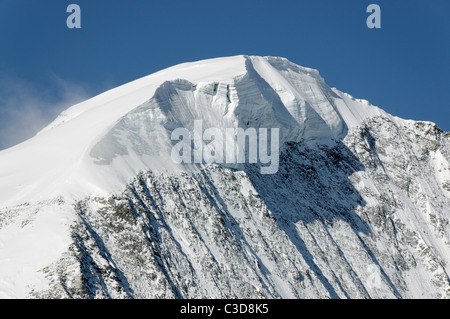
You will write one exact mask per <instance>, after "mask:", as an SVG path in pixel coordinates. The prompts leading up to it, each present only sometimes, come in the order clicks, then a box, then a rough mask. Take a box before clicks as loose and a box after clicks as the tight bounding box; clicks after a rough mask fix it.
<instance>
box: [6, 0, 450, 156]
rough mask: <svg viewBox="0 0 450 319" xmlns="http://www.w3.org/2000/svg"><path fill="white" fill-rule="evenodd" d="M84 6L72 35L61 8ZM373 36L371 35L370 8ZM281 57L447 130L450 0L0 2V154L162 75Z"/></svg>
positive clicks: (375, 101)
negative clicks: (195, 65) (68, 111)
mask: <svg viewBox="0 0 450 319" xmlns="http://www.w3.org/2000/svg"><path fill="white" fill-rule="evenodd" d="M71 3H75V4H78V5H79V6H80V7H81V27H82V28H81V29H69V28H67V26H66V19H67V17H68V16H69V13H66V8H67V6H68V5H69V4H71ZM371 3H375V4H378V5H379V6H380V8H381V29H369V28H368V27H367V26H366V19H367V17H368V16H369V13H366V8H367V6H368V5H369V4H371ZM238 54H247V55H262V56H265V55H271V56H282V57H285V58H288V59H289V60H291V61H292V62H294V63H297V64H299V65H302V66H306V67H312V68H316V69H318V70H319V71H320V73H321V75H322V76H323V77H324V79H325V81H326V82H327V84H328V85H329V86H331V87H337V88H338V89H339V90H341V91H344V92H347V93H349V94H351V95H353V96H355V97H356V98H363V99H367V100H369V101H370V102H371V103H372V104H374V105H377V106H379V107H381V108H383V109H385V110H386V111H388V112H389V113H391V114H393V115H396V116H400V117H403V118H408V119H415V120H429V121H433V122H436V123H437V124H438V125H439V126H440V127H441V128H442V129H444V130H446V131H450V1H449V0H422V1H418V0H395V1H394V0H370V1H366V0H308V1H306V0H292V1H288V0H277V1H265V0H258V1H257V0H220V1H217V0H182V1H168V0H159V1H154V0H129V1H125V0H70V1H67V0H58V1H56V0H0V149H3V148H5V147H8V146H11V145H13V144H15V143H17V142H20V141H21V140H23V139H26V138H28V137H30V136H31V135H33V134H34V133H36V132H37V131H38V130H39V129H40V128H42V127H43V126H44V125H46V124H48V123H49V122H50V121H51V120H52V119H53V118H54V117H55V116H56V115H57V114H58V113H59V112H60V111H62V110H63V109H65V108H67V107H68V106H70V105H71V104H74V103H76V102H79V101H81V100H83V99H86V98H89V97H92V96H94V95H96V94H99V93H101V92H103V91H105V90H107V89H110V88H113V87H116V86H118V85H121V84H124V83H127V82H129V81H132V80H135V79H137V78H139V77H142V76H145V75H148V74H151V73H153V72H156V71H158V70H160V69H163V68H166V67H169V66H172V65H175V64H178V63H182V62H190V61H196V60H202V59H207V58H213V57H222V56H231V55H238Z"/></svg>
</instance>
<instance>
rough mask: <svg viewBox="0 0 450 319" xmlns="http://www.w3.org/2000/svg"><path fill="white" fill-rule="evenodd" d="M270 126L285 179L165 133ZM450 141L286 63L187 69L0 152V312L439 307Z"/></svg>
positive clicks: (120, 92) (85, 107)
mask: <svg viewBox="0 0 450 319" xmlns="http://www.w3.org/2000/svg"><path fill="white" fill-rule="evenodd" d="M196 120H201V121H202V122H203V124H204V126H205V127H218V128H221V129H225V128H244V129H245V128H250V127H253V128H279V129H280V142H281V145H282V147H281V153H280V159H279V170H278V171H277V172H276V173H275V174H267V175H265V174H261V173H260V167H259V166H258V165H257V164H245V163H244V164H240V165H219V164H208V165H206V164H205V165H194V164H189V165H188V164H176V163H174V162H173V161H172V160H171V157H170V151H171V148H172V147H173V141H171V138H170V136H171V132H173V130H175V129H176V128H179V127H184V128H187V129H189V130H192V129H193V125H194V121H196ZM449 159H450V134H449V133H447V132H444V131H442V130H441V129H439V128H438V127H437V126H436V125H435V124H434V123H431V122H424V121H412V120H405V119H401V118H398V117H395V116H393V115H390V114H388V113H386V112H385V111H383V110H382V109H380V108H378V107H376V106H373V105H371V104H370V103H369V102H368V101H366V100H361V99H356V98H354V97H352V96H351V95H349V94H347V93H343V92H341V91H339V90H338V89H336V88H330V87H329V86H328V85H327V84H326V83H325V81H324V79H323V78H322V77H321V76H320V74H319V72H318V71H317V70H314V69H310V68H305V67H302V66H299V65H296V64H294V63H292V62H290V61H288V60H287V59H285V58H279V57H259V56H245V55H240V56H233V57H225V58H217V59H210V60H204V61H197V62H191V63H184V64H180V65H177V66H174V67H171V68H168V69H165V70H162V71H159V72H157V73H154V74H151V75H149V76H147V77H144V78H141V79H138V80H136V81H133V82H130V83H128V84H125V85H123V86H120V87H118V88H115V89H112V90H110V91H108V92H105V93H103V94H101V95H99V96H96V97H94V98H92V99H90V100H87V101H85V102H82V103H80V104H77V105H74V106H72V107H71V108H69V109H67V110H66V111H64V112H63V113H62V114H61V115H60V116H59V117H58V118H57V119H56V120H55V121H54V122H52V123H51V124H50V125H49V126H47V127H46V128H44V129H43V130H42V131H41V132H39V133H38V134H37V135H36V136H34V137H33V138H31V139H29V140H28V141H25V142H23V143H21V144H19V145H16V146H14V147H12V148H10V149H7V150H4V151H1V152H0V298H24V297H25V298H358V299H359V298H449V297H450V282H449V276H448V271H449V270H450V269H449V261H450V242H449V239H450V236H449V235H450V234H449V230H450V226H449V218H450V216H449V207H450V205H449V204H450V165H449Z"/></svg>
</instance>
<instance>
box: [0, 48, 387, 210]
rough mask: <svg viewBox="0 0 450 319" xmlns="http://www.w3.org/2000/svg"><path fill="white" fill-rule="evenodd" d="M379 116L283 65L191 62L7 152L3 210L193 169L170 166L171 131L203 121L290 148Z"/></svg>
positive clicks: (61, 120) (104, 98) (314, 76)
mask: <svg viewBox="0 0 450 319" xmlns="http://www.w3.org/2000/svg"><path fill="white" fill-rule="evenodd" d="M380 114H385V113H384V112H383V111H381V110H379V109H378V108H376V107H373V106H370V105H368V104H367V103H364V102H360V101H357V100H354V99H352V98H350V97H348V96H347V95H344V94H341V93H340V92H338V91H336V90H332V89H330V88H329V87H328V86H327V85H326V84H325V82H324V81H323V79H322V78H321V77H320V75H319V73H318V71H316V70H313V69H309V68H304V67H301V66H298V65H295V64H294V63H292V62H290V61H288V60H286V59H284V58H276V57H256V56H242V55H241V56H234V57H227V58H218V59H211V60H204V61H199V62H193V63H184V64H180V65H177V66H174V67H171V68H168V69H165V70H162V71H160V72H157V73H154V74H152V75H149V76H147V77H144V78H141V79H138V80H136V81H133V82H130V83H128V84H125V85H123V86H120V87H118V88H115V89H112V90H110V91H108V92H105V93H103V94H100V95H98V96H96V97H94V98H92V99H89V100H87V101H85V102H82V103H80V104H77V105H75V106H73V107H71V108H69V109H67V110H66V111H64V112H63V113H62V114H61V116H59V117H58V118H57V119H56V120H55V121H54V122H53V123H51V124H50V125H49V126H48V127H46V128H45V129H43V130H42V131H41V132H40V133H39V134H37V135H36V136H35V137H34V138H32V139H30V140H28V141H26V142H24V143H22V144H19V145H17V146H15V147H12V148H10V149H8V150H5V151H2V152H0V206H4V205H8V204H12V203H20V202H23V201H33V200H42V199H46V198H49V197H56V196H59V195H63V196H66V197H67V198H69V199H71V198H72V199H79V198H83V197H84V196H86V195H89V194H98V195H106V194H108V193H110V192H118V191H120V190H121V189H122V188H123V185H125V184H126V183H127V182H128V181H129V180H130V178H132V177H133V176H135V175H136V173H137V172H138V171H139V170H145V169H153V170H155V171H163V170H171V171H172V170H186V169H188V168H187V167H184V166H183V167H180V166H176V165H174V164H173V163H172V162H171V160H170V158H169V154H170V147H171V141H170V138H169V137H170V132H171V130H173V129H174V128H176V127H186V128H191V127H192V124H193V121H194V120H197V119H201V120H203V122H204V123H206V126H211V127H219V128H227V127H243V128H246V127H255V128H259V127H266V128H272V127H277V128H280V131H281V142H282V143H283V142H285V141H300V140H308V139H324V138H325V139H327V138H334V139H340V138H343V137H344V136H345V134H346V132H347V129H348V127H352V126H355V125H358V124H359V123H361V122H362V121H363V120H364V119H366V118H368V117H372V116H376V115H380Z"/></svg>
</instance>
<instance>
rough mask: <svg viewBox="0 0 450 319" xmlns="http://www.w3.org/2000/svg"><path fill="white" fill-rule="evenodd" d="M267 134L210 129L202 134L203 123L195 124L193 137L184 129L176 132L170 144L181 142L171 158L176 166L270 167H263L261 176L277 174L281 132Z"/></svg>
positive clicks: (265, 129) (174, 147)
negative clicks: (227, 165) (238, 165)
mask: <svg viewBox="0 0 450 319" xmlns="http://www.w3.org/2000/svg"><path fill="white" fill-rule="evenodd" d="M268 130H269V129H267V128H259V129H258V130H256V128H253V127H249V128H247V129H246V130H244V129H243V128H240V127H238V128H225V129H224V128H217V127H210V128H207V129H206V130H204V131H203V122H202V121H201V120H196V121H194V130H193V134H192V135H191V133H190V132H189V130H188V129H186V128H183V127H181V128H176V129H175V130H173V132H172V134H171V140H172V141H179V142H178V143H177V144H175V145H174V146H173V148H172V152H171V158H172V160H173V161H174V162H175V163H177V164H181V163H185V164H191V163H196V164H202V163H206V164H210V163H217V164H223V163H226V164H242V163H246V162H248V163H261V164H269V165H266V166H262V165H261V174H275V173H277V172H278V167H279V156H280V149H279V144H280V132H279V131H280V129H279V128H270V137H269V136H268ZM192 137H193V141H192ZM247 141H248V142H247ZM268 144H270V152H269V145H268Z"/></svg>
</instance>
